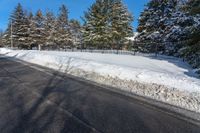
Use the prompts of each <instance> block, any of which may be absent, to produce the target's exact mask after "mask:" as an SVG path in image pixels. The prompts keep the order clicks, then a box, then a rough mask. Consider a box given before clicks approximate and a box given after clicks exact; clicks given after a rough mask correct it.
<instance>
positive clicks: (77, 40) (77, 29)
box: [69, 19, 81, 48]
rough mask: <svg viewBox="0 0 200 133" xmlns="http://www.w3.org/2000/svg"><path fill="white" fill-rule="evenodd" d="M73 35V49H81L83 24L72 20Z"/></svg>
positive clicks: (71, 29)
mask: <svg viewBox="0 0 200 133" xmlns="http://www.w3.org/2000/svg"><path fill="white" fill-rule="evenodd" d="M69 24H70V31H71V34H72V41H73V45H74V46H73V47H76V48H78V47H79V48H80V44H81V24H80V22H79V21H78V20H75V19H72V20H70V22H69Z"/></svg>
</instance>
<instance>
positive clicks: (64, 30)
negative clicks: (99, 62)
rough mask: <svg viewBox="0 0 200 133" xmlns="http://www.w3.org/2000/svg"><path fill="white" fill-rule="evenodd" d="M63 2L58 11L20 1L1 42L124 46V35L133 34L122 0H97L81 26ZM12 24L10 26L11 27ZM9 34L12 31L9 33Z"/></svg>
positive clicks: (72, 46)
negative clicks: (28, 8) (35, 8)
mask: <svg viewBox="0 0 200 133" xmlns="http://www.w3.org/2000/svg"><path fill="white" fill-rule="evenodd" d="M68 13H69V11H68V9H67V8H66V6H65V5H62V6H61V7H60V8H59V13H58V15H54V13H53V12H50V11H47V12H46V13H45V14H43V12H42V11H41V10H38V11H37V12H36V14H33V13H32V12H27V11H25V10H24V9H23V8H22V6H21V4H18V5H17V7H16V8H15V9H14V11H13V13H12V15H11V17H10V20H9V24H8V28H7V29H6V31H5V33H4V35H3V39H2V41H3V44H4V45H8V46H11V45H12V42H11V41H13V46H14V47H18V48H26V49H31V48H32V47H38V46H39V45H40V46H42V47H48V48H91V47H93V48H100V49H102V48H107V49H119V48H122V47H125V46H126V45H122V44H125V43H126V42H127V39H126V38H127V37H131V36H132V35H133V27H132V26H131V23H132V21H133V16H132V14H131V13H130V12H129V11H128V9H127V7H126V6H125V5H124V4H123V2H122V0H96V1H95V2H94V3H93V4H92V5H91V7H90V8H89V9H88V11H87V12H85V14H84V17H82V18H83V21H84V24H83V26H82V25H81V24H80V22H79V21H77V20H75V19H71V20H69V18H68ZM11 28H12V29H11ZM11 34H12V35H11Z"/></svg>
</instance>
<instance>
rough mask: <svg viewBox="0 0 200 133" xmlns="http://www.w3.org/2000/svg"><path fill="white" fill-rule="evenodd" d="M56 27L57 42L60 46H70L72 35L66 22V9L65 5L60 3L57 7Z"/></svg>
mask: <svg viewBox="0 0 200 133" xmlns="http://www.w3.org/2000/svg"><path fill="white" fill-rule="evenodd" d="M56 28H57V30H58V32H57V34H56V38H57V40H56V42H57V44H58V45H59V46H60V47H62V48H70V47H71V46H72V35H71V33H70V27H69V22H68V9H67V8H66V6H65V5H62V6H61V7H60V9H59V15H58V18H57V25H56Z"/></svg>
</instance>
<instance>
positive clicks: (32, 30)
mask: <svg viewBox="0 0 200 133" xmlns="http://www.w3.org/2000/svg"><path fill="white" fill-rule="evenodd" d="M27 16H28V23H29V33H30V35H29V45H30V48H31V49H32V48H33V47H38V45H37V44H36V37H35V34H36V33H35V32H36V25H35V21H34V15H33V13H32V12H29V14H28V15H27Z"/></svg>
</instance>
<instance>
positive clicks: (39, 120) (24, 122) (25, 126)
mask: <svg viewBox="0 0 200 133" xmlns="http://www.w3.org/2000/svg"><path fill="white" fill-rule="evenodd" d="M68 63H70V61H69V62H68ZM68 66H70V64H68ZM62 67H63V66H60V68H59V69H61V68H62ZM71 69H72V68H71V67H67V68H66V70H65V72H67V71H70V70H71ZM27 76H28V75H27ZM29 76H31V75H29ZM64 77H65V75H64V74H60V73H59V72H54V74H53V75H51V76H47V80H44V81H40V78H39V76H38V77H33V78H38V80H37V82H41V86H38V88H32V86H31V84H30V85H29V84H26V85H21V83H20V84H18V85H16V86H11V88H10V89H8V90H7V93H6V97H7V98H6V102H7V104H9V108H8V109H7V110H9V109H10V110H15V112H14V113H13V114H12V116H11V117H8V120H7V121H6V122H5V123H3V124H2V125H1V124H0V126H1V127H0V128H1V132H11V133H29V132H31V133H32V132H34V133H35V132H36V133H40V132H56V133H57V132H62V133H64V132H87V133H88V132H91V131H92V130H91V129H90V128H89V127H85V126H84V125H83V124H82V123H81V122H80V121H77V120H76V119H75V118H74V117H76V116H74V115H77V117H80V116H81V118H80V119H81V120H84V122H87V120H86V119H85V118H84V115H83V114H82V112H81V111H80V110H78V109H74V110H71V111H68V110H67V108H65V109H64V108H63V107H61V106H60V105H61V104H62V103H63V102H64V101H66V100H69V101H70V98H69V97H67V95H65V93H67V94H68V95H69V94H70V93H76V92H77V91H79V90H80V88H79V89H76V88H70V83H65V85H68V86H63V88H60V86H59V85H60V84H63V83H64V82H70V81H66V78H64ZM18 78H20V75H18ZM43 78H44V77H43ZM41 79H42V77H41ZM42 84H43V85H42ZM10 110H9V111H10ZM77 112H79V113H78V114H77ZM5 114H6V112H5ZM1 120H2V119H1Z"/></svg>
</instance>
